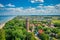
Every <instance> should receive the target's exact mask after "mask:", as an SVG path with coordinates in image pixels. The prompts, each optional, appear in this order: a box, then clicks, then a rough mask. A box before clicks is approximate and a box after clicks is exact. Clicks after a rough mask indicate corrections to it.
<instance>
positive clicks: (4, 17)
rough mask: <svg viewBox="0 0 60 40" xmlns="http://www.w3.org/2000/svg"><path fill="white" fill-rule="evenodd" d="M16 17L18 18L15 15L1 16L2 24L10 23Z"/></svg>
mask: <svg viewBox="0 0 60 40" xmlns="http://www.w3.org/2000/svg"><path fill="white" fill-rule="evenodd" d="M14 17H16V16H15V15H0V24H2V23H6V22H8V21H9V20H11V19H13V18H14Z"/></svg>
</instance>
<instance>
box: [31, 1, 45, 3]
mask: <svg viewBox="0 0 60 40" xmlns="http://www.w3.org/2000/svg"><path fill="white" fill-rule="evenodd" d="M36 2H42V3H43V2H44V0H31V3H36Z"/></svg>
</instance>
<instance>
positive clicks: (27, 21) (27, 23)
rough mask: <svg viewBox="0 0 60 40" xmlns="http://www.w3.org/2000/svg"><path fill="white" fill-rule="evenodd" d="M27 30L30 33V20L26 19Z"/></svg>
mask: <svg viewBox="0 0 60 40" xmlns="http://www.w3.org/2000/svg"><path fill="white" fill-rule="evenodd" d="M26 29H27V31H28V32H29V19H28V18H26Z"/></svg>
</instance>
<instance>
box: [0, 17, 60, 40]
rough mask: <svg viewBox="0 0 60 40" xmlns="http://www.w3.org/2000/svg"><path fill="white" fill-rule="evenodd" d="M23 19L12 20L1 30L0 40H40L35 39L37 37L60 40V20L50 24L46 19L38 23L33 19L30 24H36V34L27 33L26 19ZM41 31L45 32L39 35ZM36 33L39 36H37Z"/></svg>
mask: <svg viewBox="0 0 60 40" xmlns="http://www.w3.org/2000/svg"><path fill="white" fill-rule="evenodd" d="M21 18H22V19H20V17H16V18H14V19H13V20H10V21H9V22H7V23H6V25H5V26H4V28H3V29H0V40H38V39H36V38H35V37H36V36H37V37H38V38H39V39H41V40H60V20H53V19H52V21H50V22H49V21H47V20H46V19H45V20H42V21H36V20H33V18H32V19H31V20H30V23H31V24H34V27H35V29H34V32H27V30H26V19H25V18H24V17H21ZM34 18H35V17H34ZM46 18H48V17H46ZM50 23H53V24H54V27H50ZM36 24H40V25H36ZM43 24H44V25H43ZM46 26H47V27H46ZM32 29H33V26H31V27H30V30H32ZM39 30H43V33H41V34H40V33H37V32H38V31H39ZM36 33H37V35H35V34H36Z"/></svg>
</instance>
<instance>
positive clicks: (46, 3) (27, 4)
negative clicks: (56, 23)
mask: <svg viewBox="0 0 60 40" xmlns="http://www.w3.org/2000/svg"><path fill="white" fill-rule="evenodd" d="M0 15H60V0H0Z"/></svg>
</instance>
